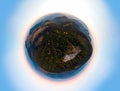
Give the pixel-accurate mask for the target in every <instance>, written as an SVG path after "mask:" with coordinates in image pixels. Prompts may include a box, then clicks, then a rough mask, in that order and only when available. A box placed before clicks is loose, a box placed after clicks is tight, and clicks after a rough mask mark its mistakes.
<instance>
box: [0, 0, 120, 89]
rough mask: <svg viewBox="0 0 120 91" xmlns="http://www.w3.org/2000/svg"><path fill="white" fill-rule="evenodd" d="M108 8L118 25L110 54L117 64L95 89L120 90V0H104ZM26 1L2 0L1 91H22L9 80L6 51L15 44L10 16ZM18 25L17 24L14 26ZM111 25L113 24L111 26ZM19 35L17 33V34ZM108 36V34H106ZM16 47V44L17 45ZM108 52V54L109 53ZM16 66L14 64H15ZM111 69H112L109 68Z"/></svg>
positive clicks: (0, 10) (0, 42)
mask: <svg viewBox="0 0 120 91" xmlns="http://www.w3.org/2000/svg"><path fill="white" fill-rule="evenodd" d="M103 1H104V2H105V3H106V5H107V7H108V9H109V10H110V12H111V16H112V17H113V18H114V21H115V24H116V25H115V26H116V27H117V28H116V29H115V30H114V32H113V34H111V36H112V37H113V38H114V39H115V40H116V41H112V42H111V43H114V46H111V45H107V46H110V48H111V50H109V51H110V52H109V54H110V56H111V60H112V61H113V63H114V64H115V67H114V70H112V71H113V72H112V74H111V75H110V76H108V77H107V78H106V79H105V81H104V82H102V84H100V85H99V86H97V88H96V89H94V91H120V86H119V84H120V78H119V77H120V70H119V69H120V66H119V64H120V43H119V41H120V28H119V24H120V0H103ZM23 2H24V1H21V0H1V1H0V61H1V63H0V91H22V90H18V88H16V87H15V84H12V82H11V80H9V75H8V74H7V73H6V72H5V70H4V66H5V63H4V61H5V57H6V53H7V52H8V51H10V50H11V54H12V49H11V48H13V45H11V44H12V43H13V44H14V41H12V40H14V36H13V35H12V34H11V33H10V32H11V30H9V27H8V26H7V24H8V22H9V21H8V20H9V18H11V16H12V15H13V14H14V12H16V11H17V9H18V6H19V5H20V3H23ZM14 27H16V25H15V26H14ZM110 27H111V26H110ZM16 36H17V35H16ZM106 36H107V35H106ZM15 47H16V46H15ZM109 54H108V55H109ZM13 66H14V65H13ZM109 70H110V69H109Z"/></svg>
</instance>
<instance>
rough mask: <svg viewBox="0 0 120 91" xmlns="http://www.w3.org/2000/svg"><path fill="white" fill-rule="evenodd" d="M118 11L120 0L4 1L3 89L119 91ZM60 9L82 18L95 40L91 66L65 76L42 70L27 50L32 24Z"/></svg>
mask: <svg viewBox="0 0 120 91" xmlns="http://www.w3.org/2000/svg"><path fill="white" fill-rule="evenodd" d="M68 2H69V3H68ZM119 10H120V1H119V0H84V1H83V0H74V1H72V0H66V1H65V0H61V1H56V0H34V1H33V0H11V1H10V0H1V1H0V61H1V63H0V91H48V90H49V91H61V90H63V91H64V90H65V91H120V86H119V84H120V79H119V77H120V70H119V69H120V66H119V64H120V42H119V41H120V28H119V23H120V17H119V16H120V11H119ZM56 12H63V13H69V14H72V15H74V16H76V17H78V18H80V19H81V20H82V21H84V23H86V24H87V26H88V28H89V30H90V34H91V37H92V40H93V48H94V49H93V50H94V51H93V55H92V57H91V59H90V63H89V64H88V66H86V68H84V70H83V71H82V72H80V73H79V74H77V75H76V76H75V77H73V78H71V79H69V80H65V81H56V80H51V79H48V78H45V77H43V76H41V75H38V73H36V72H35V71H34V70H33V69H32V67H31V65H30V64H29V63H28V61H27V59H26V56H25V52H24V40H25V38H26V34H27V33H28V31H29V29H30V28H31V26H32V25H33V24H34V23H35V22H36V21H37V20H38V19H39V18H40V17H42V16H44V15H45V14H49V13H56Z"/></svg>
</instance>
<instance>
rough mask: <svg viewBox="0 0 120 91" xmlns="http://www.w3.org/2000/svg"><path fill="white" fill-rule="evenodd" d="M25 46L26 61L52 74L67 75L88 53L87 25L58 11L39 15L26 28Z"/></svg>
mask: <svg viewBox="0 0 120 91" xmlns="http://www.w3.org/2000/svg"><path fill="white" fill-rule="evenodd" d="M25 50H26V54H27V57H29V58H28V59H29V61H30V63H32V64H33V66H34V68H35V69H36V70H37V71H39V72H40V73H42V74H45V75H47V76H49V77H52V78H68V77H71V76H73V75H75V74H76V73H78V72H79V71H80V69H81V68H83V67H84V65H85V64H86V63H87V62H88V60H89V59H90V57H91V55H92V51H93V47H92V43H91V37H90V34H89V30H88V28H87V26H86V25H85V24H84V23H83V22H82V21H81V20H79V19H78V18H76V17H74V16H72V15H69V14H62V13H54V14H49V15H46V16H44V17H41V18H40V19H39V20H38V21H37V22H36V23H35V24H34V25H33V26H32V27H31V29H30V31H29V33H28V35H27V37H26V40H25Z"/></svg>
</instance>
